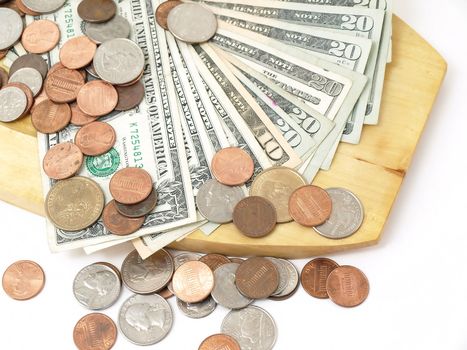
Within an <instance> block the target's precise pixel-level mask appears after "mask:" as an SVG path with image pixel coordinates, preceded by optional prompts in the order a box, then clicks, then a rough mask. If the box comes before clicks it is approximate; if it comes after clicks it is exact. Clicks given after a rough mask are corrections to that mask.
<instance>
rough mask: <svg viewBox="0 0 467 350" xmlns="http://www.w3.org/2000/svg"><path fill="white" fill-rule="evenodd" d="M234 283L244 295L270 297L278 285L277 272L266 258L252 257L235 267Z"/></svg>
mask: <svg viewBox="0 0 467 350" xmlns="http://www.w3.org/2000/svg"><path fill="white" fill-rule="evenodd" d="M235 284H236V286H237V288H238V290H239V291H240V293H242V294H243V295H244V296H246V297H247V298H251V299H264V298H268V297H270V296H271V295H272V294H273V293H274V292H275V291H276V290H277V287H278V286H279V272H278V271H277V268H276V266H275V265H274V264H273V263H272V262H271V261H269V260H268V259H266V258H262V257H252V258H249V259H247V260H245V261H244V262H243V263H242V264H241V265H240V266H239V268H238V269H237V272H236V275H235Z"/></svg>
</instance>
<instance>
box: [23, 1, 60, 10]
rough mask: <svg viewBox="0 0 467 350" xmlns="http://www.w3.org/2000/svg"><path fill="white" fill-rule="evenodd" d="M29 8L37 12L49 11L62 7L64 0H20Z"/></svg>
mask: <svg viewBox="0 0 467 350" xmlns="http://www.w3.org/2000/svg"><path fill="white" fill-rule="evenodd" d="M22 1H23V3H24V4H25V5H26V6H27V7H28V8H29V9H31V10H33V11H36V12H39V13H51V12H55V11H57V10H58V9H59V8H60V7H62V6H63V5H64V4H65V2H66V0H22Z"/></svg>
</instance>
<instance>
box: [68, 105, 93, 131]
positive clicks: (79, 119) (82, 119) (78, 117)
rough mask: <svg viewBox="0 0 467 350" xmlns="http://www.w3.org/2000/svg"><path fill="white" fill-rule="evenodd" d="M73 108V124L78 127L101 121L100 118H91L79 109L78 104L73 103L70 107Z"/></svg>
mask: <svg viewBox="0 0 467 350" xmlns="http://www.w3.org/2000/svg"><path fill="white" fill-rule="evenodd" d="M70 108H71V123H72V124H74V125H76V126H83V125H86V124H89V123H92V122H94V121H96V120H97V119H99V117H91V116H90V115H87V114H86V113H84V112H83V111H82V110H81V109H79V107H78V104H77V103H76V102H73V103H72V104H71V105H70Z"/></svg>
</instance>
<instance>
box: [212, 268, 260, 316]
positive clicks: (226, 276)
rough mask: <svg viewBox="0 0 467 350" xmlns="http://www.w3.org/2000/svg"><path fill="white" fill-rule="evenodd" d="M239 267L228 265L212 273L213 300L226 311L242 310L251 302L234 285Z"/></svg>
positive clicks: (251, 300)
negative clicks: (226, 309)
mask: <svg viewBox="0 0 467 350" xmlns="http://www.w3.org/2000/svg"><path fill="white" fill-rule="evenodd" d="M239 266H240V265H239V264H236V263H228V264H224V265H222V266H219V267H218V268H217V269H216V271H214V289H213V290H212V292H211V295H212V297H213V298H214V300H215V301H216V302H217V303H218V304H220V305H222V306H223V307H226V308H228V309H242V308H244V307H246V306H248V305H250V304H251V303H252V302H253V299H251V298H247V297H245V296H244V295H243V294H242V293H240V291H239V290H238V288H237V286H236V285H235V275H236V273H237V269H238V267H239Z"/></svg>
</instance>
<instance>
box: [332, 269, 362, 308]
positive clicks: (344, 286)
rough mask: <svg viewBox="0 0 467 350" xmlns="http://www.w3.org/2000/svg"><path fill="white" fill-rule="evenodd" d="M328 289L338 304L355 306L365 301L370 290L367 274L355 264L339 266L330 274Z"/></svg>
mask: <svg viewBox="0 0 467 350" xmlns="http://www.w3.org/2000/svg"><path fill="white" fill-rule="evenodd" d="M326 289H327V291H328V295H329V298H330V299H331V300H332V301H333V302H334V303H336V304H337V305H340V306H344V307H354V306H357V305H360V304H361V303H363V302H364V301H365V300H366V298H367V297H368V294H369V292H370V284H369V282H368V279H367V278H366V276H365V274H364V273H363V272H362V271H360V270H359V269H357V268H356V267H353V266H339V267H338V268H336V269H334V270H333V271H332V272H331V273H330V274H329V276H328V279H327V282H326Z"/></svg>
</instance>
